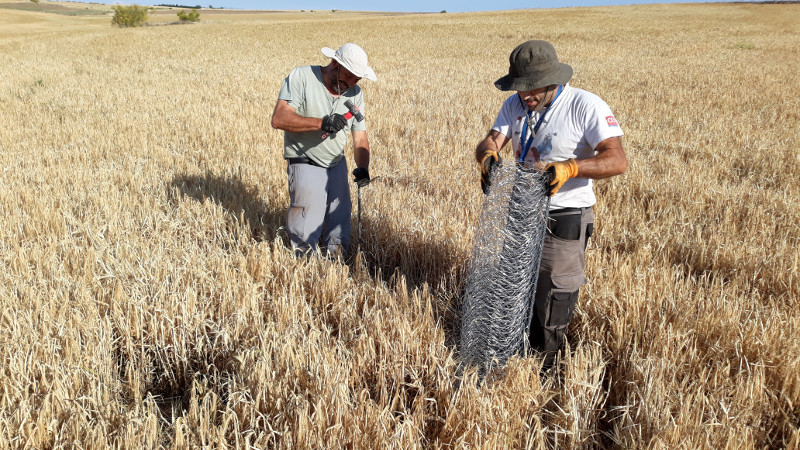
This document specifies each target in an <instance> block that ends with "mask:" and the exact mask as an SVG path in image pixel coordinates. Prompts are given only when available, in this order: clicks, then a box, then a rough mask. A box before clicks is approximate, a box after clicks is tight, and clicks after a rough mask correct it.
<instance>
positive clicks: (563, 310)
mask: <svg viewBox="0 0 800 450" xmlns="http://www.w3.org/2000/svg"><path fill="white" fill-rule="evenodd" d="M593 229H594V214H593V213H592V208H569V210H564V211H558V210H556V211H551V212H550V223H549V224H548V231H547V235H546V236H545V240H544V247H543V248H542V263H541V266H540V269H539V279H538V282H537V284H536V296H535V299H534V311H533V318H532V320H531V327H530V336H529V342H530V344H531V348H532V349H533V350H534V351H538V352H540V353H541V354H542V355H543V356H544V358H545V359H544V367H543V368H544V369H547V368H549V367H550V366H552V365H553V363H554V362H555V358H556V356H557V355H558V352H559V351H560V350H562V349H563V348H564V346H565V344H566V342H567V327H568V325H569V322H570V320H572V314H573V313H574V312H575V305H576V304H577V303H578V291H579V290H580V287H581V286H583V284H584V283H586V276H585V275H584V268H585V266H586V244H587V242H588V239H589V237H590V236H591V235H592V231H593Z"/></svg>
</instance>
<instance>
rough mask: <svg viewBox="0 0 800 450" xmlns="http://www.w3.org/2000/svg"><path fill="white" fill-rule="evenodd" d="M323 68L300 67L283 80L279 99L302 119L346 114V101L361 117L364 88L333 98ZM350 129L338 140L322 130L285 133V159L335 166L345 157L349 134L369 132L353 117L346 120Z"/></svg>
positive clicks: (337, 134) (350, 90) (355, 88)
mask: <svg viewBox="0 0 800 450" xmlns="http://www.w3.org/2000/svg"><path fill="white" fill-rule="evenodd" d="M321 69H322V68H321V67H320V66H301V67H297V68H295V69H293V70H292V71H291V72H290V73H289V76H288V77H286V79H285V80H284V81H283V86H281V92H280V94H278V100H286V101H287V102H289V106H291V107H292V108H294V109H295V111H296V112H297V114H299V115H301V116H303V117H316V118H319V119H321V118H323V117H324V116H327V115H330V114H333V113H339V114H342V115H344V114H346V113H347V112H348V110H347V107H346V106H345V105H344V102H345V101H346V100H348V99H349V100H351V101H352V102H353V104H354V105H356V107H358V109H359V110H361V112H362V114H363V113H364V95H363V94H362V93H361V88H360V87H359V86H358V85H356V86H353V87H352V88H350V89H348V90H347V91H345V92H344V93H343V94H342V95H340V96H339V97H334V96H333V95H332V94H331V93H330V92H328V89H327V88H326V87H325V85H324V84H323V82H322V70H321ZM347 125H348V126H347V127H345V128H344V129H343V130H341V131H339V132H338V133H336V137H334V138H331V136H327V137H326V138H325V139H322V135H323V134H324V133H325V132H324V131H322V130H314V131H307V132H304V133H291V132H289V131H286V132H284V135H283V157H284V158H309V159H311V160H313V161H314V162H316V163H317V164H319V165H321V166H323V167H332V166H335V165H336V164H337V163H338V162H339V161H340V160H341V159H342V158H344V146H345V144H347V136H348V134H349V133H348V131H349V130H352V131H366V129H367V127H366V124H365V123H364V122H358V121H356V119H355V118H354V117H351V118H350V119H349V120H348V121H347Z"/></svg>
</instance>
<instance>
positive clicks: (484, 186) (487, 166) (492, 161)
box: [480, 150, 503, 194]
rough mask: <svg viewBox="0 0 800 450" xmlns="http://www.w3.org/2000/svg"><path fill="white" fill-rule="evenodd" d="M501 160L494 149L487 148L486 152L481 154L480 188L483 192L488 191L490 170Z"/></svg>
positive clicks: (490, 183)
mask: <svg viewBox="0 0 800 450" xmlns="http://www.w3.org/2000/svg"><path fill="white" fill-rule="evenodd" d="M502 161H503V160H502V159H501V158H500V157H499V156H498V155H497V152H496V151H494V150H487V151H486V153H484V154H483V159H481V162H480V169H481V190H483V193H484V194H488V193H489V186H491V185H492V180H491V178H492V171H494V168H495V167H497V166H498V165H499V164H500V163H501V162H502Z"/></svg>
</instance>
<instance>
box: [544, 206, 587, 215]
mask: <svg viewBox="0 0 800 450" xmlns="http://www.w3.org/2000/svg"><path fill="white" fill-rule="evenodd" d="M589 208H591V206H587V207H585V208H561V209H554V210H551V211H550V214H578V213H580V212H582V211H583V210H584V209H589Z"/></svg>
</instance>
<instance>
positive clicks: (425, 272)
mask: <svg viewBox="0 0 800 450" xmlns="http://www.w3.org/2000/svg"><path fill="white" fill-rule="evenodd" d="M28 3H30V2H26V3H10V2H9V0H0V448H2V449H6V448H8V449H11V448H93V449H94V448H107V447H113V448H130V449H139V448H160V447H166V448H197V447H208V448H220V447H235V448H281V449H288V448H330V449H333V448H342V447H346V448H398V449H401V448H402V449H407V448H481V449H495V448H598V447H599V448H608V447H618V448H643V449H644V448H647V449H650V448H657V449H672V448H685V449H694V448H731V449H733V448H737V449H738V448H798V446H800V311H799V309H800V279H798V271H799V270H800V250H798V246H800V208H799V207H800V181H798V179H800V151H799V150H798V148H799V147H800V76H798V74H800V5H797V4H783V5H780V4H777V5H776V4H706V5H701V4H696V5H649V6H624V7H603V8H565V9H554V10H527V11H509V12H493V13H467V14H453V13H447V14H438V13H437V14H419V15H388V14H364V13H346V12H336V13H332V12H330V11H327V12H321V11H316V12H294V13H289V12H232V11H231V12H219V11H217V12H212V11H206V10H203V11H201V21H200V23H198V24H195V25H170V22H173V21H174V20H176V19H177V18H176V17H175V11H174V10H173V11H170V10H161V11H159V12H157V13H156V14H153V15H152V16H151V20H150V23H151V25H152V26H147V27H141V28H132V29H122V28H116V27H113V26H112V25H111V16H110V14H109V13H108V12H107V11H109V10H110V7H108V6H103V5H96V4H94V5H80V4H48V3H46V2H42V3H41V4H40V5H39V8H41V9H42V10H32V8H31V7H29V5H28ZM31 5H32V4H31ZM22 7H25V8H24V9H20V8H22ZM48 8H49V9H48ZM70 11H73V12H81V14H80V15H68V13H69V12H70ZM528 39H546V40H549V41H551V42H552V43H553V44H554V45H555V47H556V49H557V50H558V52H559V56H560V58H561V59H562V60H563V61H564V62H567V63H568V64H570V65H572V67H573V68H574V70H575V76H574V78H573V80H572V85H573V86H576V87H580V88H583V89H587V90H589V91H592V92H595V93H597V94H599V95H600V96H601V97H603V98H604V99H605V100H606V101H607V102H608V103H609V105H610V106H611V108H612V110H613V111H614V112H615V113H616V116H617V119H618V120H619V122H620V124H621V125H622V128H623V130H624V131H625V133H626V135H625V137H624V138H623V144H624V146H625V150H626V152H627V155H628V159H629V168H628V171H627V173H626V174H625V175H623V176H620V177H616V178H613V179H609V180H601V181H599V182H598V183H597V187H596V191H597V193H598V199H599V200H598V204H597V205H596V207H595V214H596V217H597V222H596V234H595V236H594V238H593V239H592V241H591V242H590V246H589V249H588V252H587V258H588V262H587V276H588V278H589V279H590V282H589V283H588V284H587V285H586V286H585V287H584V289H583V290H582V291H581V299H580V303H579V306H578V310H577V312H576V318H575V319H574V320H573V324H572V326H571V328H570V342H571V348H570V352H569V355H568V356H567V357H566V359H565V360H564V361H563V362H562V366H561V371H560V375H559V376H553V377H548V378H542V379H540V378H539V375H538V373H539V370H538V367H539V364H540V360H539V359H537V358H536V357H529V358H514V359H512V360H511V361H510V362H509V364H508V365H507V366H506V368H505V369H504V370H502V371H498V372H497V373H495V374H493V375H492V376H490V377H488V378H487V379H486V380H484V381H483V383H478V382H477V377H476V375H475V373H474V371H469V370H467V371H466V372H463V371H462V370H460V369H459V365H458V348H457V342H458V332H459V307H460V304H461V297H462V294H463V285H464V280H465V273H466V268H467V264H468V260H469V255H470V252H471V250H472V248H473V241H472V238H473V235H474V232H475V226H476V223H477V221H478V216H479V213H480V208H481V203H482V201H483V195H482V194H481V191H480V187H479V180H478V172H477V167H476V164H475V163H474V161H473V150H474V148H475V145H476V144H477V143H478V141H479V140H480V139H481V138H482V137H483V136H484V135H485V133H486V132H487V130H488V129H489V127H490V126H491V124H492V122H493V120H494V118H495V115H496V113H497V110H498V109H499V107H500V105H501V103H502V101H503V99H504V98H505V95H506V94H504V93H501V92H500V91H498V90H496V89H495V88H494V86H493V85H492V83H493V81H494V80H495V79H497V78H499V77H500V76H502V75H504V74H505V73H506V71H507V69H508V54H509V53H510V51H511V50H512V49H513V48H514V47H515V46H516V45H518V44H519V43H521V42H523V41H525V40H528ZM348 41H352V42H356V43H358V44H360V45H361V46H362V47H364V48H365V50H366V51H367V52H368V53H369V55H370V63H371V65H372V66H373V67H374V68H375V70H376V72H377V73H378V77H379V81H378V82H374V83H373V82H369V81H366V80H365V81H363V82H362V83H361V85H362V86H363V89H364V92H365V97H366V103H367V105H366V106H367V108H366V111H365V115H366V117H367V126H368V132H369V136H370V141H371V144H372V165H371V168H370V172H371V173H372V175H373V177H376V176H377V177H380V178H379V179H378V180H376V181H375V182H374V183H372V184H371V185H370V186H368V187H367V188H365V189H362V216H363V217H362V224H363V233H362V238H363V246H362V248H361V249H362V252H361V253H360V254H359V255H358V257H357V258H355V259H354V261H353V262H348V263H347V264H342V263H339V262H336V261H327V260H316V259H312V260H309V261H305V260H297V259H295V258H294V257H293V255H292V254H291V252H290V251H288V250H287V248H286V233H285V231H284V230H283V228H282V227H283V221H284V215H285V212H286V208H287V204H288V194H287V181H286V173H285V163H284V162H283V160H282V159H281V155H282V142H283V135H282V133H281V132H279V131H277V130H273V129H272V128H271V127H270V125H269V123H270V116H271V113H272V108H273V107H274V104H275V101H276V98H277V94H278V90H279V88H280V85H281V82H282V80H283V78H284V77H285V76H286V74H288V72H289V70H291V68H293V67H295V66H298V65H305V64H327V61H328V60H327V59H326V58H325V57H324V56H323V55H322V54H321V53H320V48H321V47H323V46H328V47H334V48H335V47H338V46H339V45H341V44H343V43H345V42H348ZM347 151H348V155H350V157H349V163H350V166H351V168H352V150H351V149H350V148H349V147H348V150H347ZM506 156H508V154H506ZM353 194H354V203H355V189H354V190H353ZM355 212H356V211H355V208H354V217H353V223H354V225H355V221H356V218H355ZM355 240H356V227H354V241H355Z"/></svg>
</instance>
